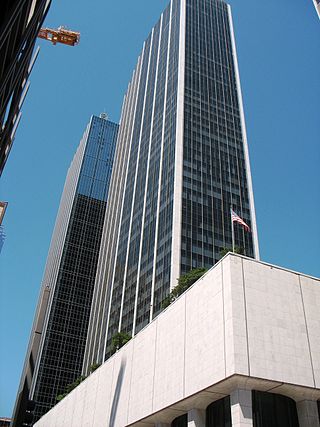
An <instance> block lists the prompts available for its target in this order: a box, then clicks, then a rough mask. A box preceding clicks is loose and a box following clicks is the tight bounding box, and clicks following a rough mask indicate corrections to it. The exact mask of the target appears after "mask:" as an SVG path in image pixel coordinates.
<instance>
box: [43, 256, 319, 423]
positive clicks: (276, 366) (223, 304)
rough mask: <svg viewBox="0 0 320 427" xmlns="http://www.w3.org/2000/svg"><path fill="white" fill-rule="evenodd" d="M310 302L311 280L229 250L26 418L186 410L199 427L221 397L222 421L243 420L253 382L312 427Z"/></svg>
mask: <svg viewBox="0 0 320 427" xmlns="http://www.w3.org/2000/svg"><path fill="white" fill-rule="evenodd" d="M319 307H320V280H318V279H315V278H311V277H308V276H305V275H302V274H299V273H295V272H291V271H288V270H285V269H282V268H279V267H276V266H272V265H268V264H265V263H262V262H259V261H256V260H252V259H249V258H246V257H242V256H239V255H234V254H229V255H227V256H226V257H224V258H223V260H221V261H220V262H219V263H218V264H216V265H215V266H214V267H213V268H212V269H211V270H210V271H209V272H208V273H206V275H204V276H203V277H202V278H201V279H200V280H198V282H196V283H195V284H194V285H193V286H192V287H191V288H190V289H189V290H188V291H186V292H185V293H184V294H183V295H182V296H181V297H180V298H179V299H178V300H177V301H176V302H175V303H173V304H171V305H170V306H169V307H168V308H167V309H166V310H165V311H164V312H162V313H161V314H160V315H159V316H158V317H157V318H156V319H154V321H153V322H151V323H150V324H149V325H148V326H147V327H145V328H144V329H143V330H142V331H141V332H139V333H138V334H137V335H136V336H135V337H134V338H133V339H132V340H131V341H130V342H129V343H128V344H126V345H125V346H124V347H123V348H122V349H121V350H119V351H118V352H117V353H116V354H115V355H114V356H112V357H111V358H110V359H109V360H107V361H106V362H105V363H104V364H103V365H102V366H101V367H100V368H99V369H98V370H97V371H95V372H94V373H93V374H92V375H91V376H90V377H89V378H88V379H87V380H85V381H84V382H83V383H82V384H80V385H79V386H78V387H77V388H76V389H75V390H74V391H73V392H72V393H70V395H68V396H67V397H66V398H65V399H64V400H63V401H61V402H60V403H59V404H57V405H56V406H55V407H54V408H53V409H52V410H51V411H50V412H49V413H48V414H46V415H45V416H44V417H43V418H41V419H40V420H39V421H38V422H37V423H36V424H35V425H36V426H37V427H64V426H65V427H72V426H77V427H79V426H94V427H102V426H110V427H124V426H134V427H138V426H141V427H143V426H144V427H146V426H155V425H158V426H163V425H165V426H166V425H170V423H171V422H172V420H173V419H174V418H176V417H178V416H179V415H183V414H186V413H188V426H190V427H202V426H204V425H205V424H204V421H203V414H204V412H203V410H204V409H205V408H206V407H207V406H208V405H209V404H210V403H211V402H213V401H216V400H218V399H220V398H222V397H224V396H227V395H230V399H231V414H232V425H233V426H236V427H240V426H241V427H247V426H252V403H251V392H250V391H251V390H260V391H270V392H272V393H277V394H282V395H286V396H289V397H291V398H293V399H294V400H295V401H296V402H298V404H297V407H298V413H299V420H300V426H301V427H307V426H317V427H318V426H319V421H317V420H316V418H315V416H314V414H315V408H316V403H315V402H316V400H317V399H320V334H319V331H320V310H319ZM310 420H311V421H310ZM317 423H318V424H317Z"/></svg>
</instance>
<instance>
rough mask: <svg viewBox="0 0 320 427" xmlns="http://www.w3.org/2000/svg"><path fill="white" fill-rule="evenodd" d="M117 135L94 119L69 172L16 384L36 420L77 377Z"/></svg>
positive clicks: (115, 130)
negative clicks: (31, 402) (31, 404)
mask: <svg viewBox="0 0 320 427" xmlns="http://www.w3.org/2000/svg"><path fill="white" fill-rule="evenodd" d="M117 133H118V125H117V124H115V123H112V122H111V121H109V120H107V118H106V115H101V116H100V117H95V116H93V117H92V118H91V120H90V123H89V125H88V127H87V129H86V131H85V133H84V136H83V139H82V141H81V143H80V145H79V147H78V149H77V152H76V154H75V156H74V159H73V161H72V163H71V166H70V168H69V171H68V175H67V179H66V183H65V187H64V190H63V194H62V198H61V203H60V207H59V212H58V215H57V220H56V225H55V229H54V232H53V236H52V240H51V245H50V250H49V254H48V259H47V264H46V269H45V273H44V278H43V285H42V288H43V290H42V292H41V297H40V300H39V305H38V310H37V314H36V316H35V323H34V327H33V332H32V334H31V339H30V344H29V349H28V353H27V357H26V363H25V367H24V373H23V376H22V380H21V384H20V392H21V391H22V390H23V388H24V387H26V383H27V389H30V387H31V390H30V397H31V398H32V399H33V400H35V401H36V409H35V418H36V419H38V418H39V417H40V416H42V415H43V414H44V413H46V412H47V411H48V410H49V409H50V408H51V407H52V406H53V405H55V403H57V402H56V396H57V395H59V394H61V393H63V392H64V390H65V387H66V385H67V384H69V383H72V382H73V381H74V380H75V379H76V378H77V377H79V376H80V374H81V368H82V363H83V355H84V349H85V342H86V336H87V329H88V322H89V315H90V307H91V301H92V294H93V287H94V280H95V274H96V267H97V261H98V254H99V247H100V241H101V234H102V228H103V220H104V216H105V210H106V205H107V197H108V189H109V181H110V176H111V170H112V165H113V158H114V151H115V145H116V138H117ZM39 334H40V335H41V339H40V342H39V339H38V337H39ZM30 377H31V379H32V380H31V381H30ZM30 383H31V384H30ZM18 397H19V396H18ZM18 406H19V405H18ZM15 412H16V413H18V412H19V410H17V409H16V411H15ZM17 425H19V424H17Z"/></svg>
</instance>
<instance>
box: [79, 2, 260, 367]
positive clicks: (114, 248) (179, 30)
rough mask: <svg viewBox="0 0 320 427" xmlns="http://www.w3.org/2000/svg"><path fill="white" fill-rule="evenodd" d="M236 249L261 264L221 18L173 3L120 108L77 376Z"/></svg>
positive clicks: (217, 7)
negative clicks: (192, 275) (185, 283)
mask: <svg viewBox="0 0 320 427" xmlns="http://www.w3.org/2000/svg"><path fill="white" fill-rule="evenodd" d="M230 207H232V209H233V210H234V211H235V212H236V213H237V214H238V215H240V216H241V218H243V219H244V221H245V222H246V223H247V224H248V225H249V226H250V228H251V230H252V232H251V233H249V232H246V231H245V230H244V229H243V228H242V227H240V226H236V227H235V242H236V246H239V247H241V248H242V249H243V250H244V253H245V254H246V255H248V256H250V257H256V258H259V251H258V238H257V229H256V220H255V210H254V201H253V191H252V183H251V173H250V164H249V156H248V147H247V138H246V130H245V122H244V113H243V105H242V98H241V89H240V81H239V72H238V64H237V57H236V47H235V40H234V32H233V26H232V17H231V10H230V6H229V5H227V4H226V3H225V2H224V1H222V0H172V1H171V2H170V4H169V5H168V7H167V8H166V9H165V11H164V12H163V13H162V15H161V17H160V20H159V21H158V22H157V24H156V25H155V27H154V28H153V29H152V31H151V33H150V35H149V37H148V38H147V40H146V41H145V43H144V45H143V50H142V53H141V55H140V56H139V58H138V62H137V66H136V69H135V70H134V73H133V76H132V79H131V81H130V83H129V86H128V90H127V93H126V96H125V99H124V103H123V111H122V118H121V126H120V130H119V140H118V148H117V153H116V159H115V168H114V171H113V176H112V179H111V187H110V203H109V206H108V209H107V213H106V218H105V223H104V231H103V237H102V244H101V253H100V257H99V262H98V272H97V281H96V286H95V291H94V298H93V305H92V310H91V318H90V325H89V333H88V339H87V346H86V354H85V363H84V370H85V371H86V370H87V369H88V366H89V365H90V364H91V363H92V362H96V361H103V360H104V359H105V358H106V357H108V355H109V354H110V344H111V340H112V336H113V335H114V334H115V333H116V332H118V331H126V332H128V333H130V334H135V333H136V332H138V331H139V330H140V329H142V328H143V327H144V326H145V325H146V324H147V323H148V322H150V321H151V320H152V319H153V318H154V317H155V316H156V315H157V314H158V313H159V312H160V311H161V304H162V301H163V299H164V298H165V297H166V296H167V294H168V293H169V291H170V289H172V287H174V286H175V285H176V280H177V278H178V277H179V276H180V275H181V274H183V273H185V272H187V271H189V270H190V269H192V268H195V267H201V266H204V267H211V266H212V265H214V264H215V263H216V262H217V261H218V260H219V258H220V252H221V250H222V249H223V248H230V247H232V227H231V221H230Z"/></svg>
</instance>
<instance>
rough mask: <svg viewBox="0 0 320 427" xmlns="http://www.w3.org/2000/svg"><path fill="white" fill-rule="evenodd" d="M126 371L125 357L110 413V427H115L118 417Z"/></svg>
mask: <svg viewBox="0 0 320 427" xmlns="http://www.w3.org/2000/svg"><path fill="white" fill-rule="evenodd" d="M125 370H126V359H125V357H124V358H122V360H121V365H120V369H119V373H118V379H117V384H116V388H115V391H114V396H113V401H112V406H111V412H110V418H109V424H108V426H110V427H114V422H115V419H116V415H117V409H118V404H119V398H120V394H121V387H122V382H123V377H124V372H125Z"/></svg>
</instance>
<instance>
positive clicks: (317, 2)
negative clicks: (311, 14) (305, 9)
mask: <svg viewBox="0 0 320 427" xmlns="http://www.w3.org/2000/svg"><path fill="white" fill-rule="evenodd" d="M313 3H314V7H315V8H316V11H317V13H318V16H319V18H320V0H313Z"/></svg>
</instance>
